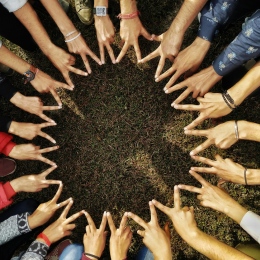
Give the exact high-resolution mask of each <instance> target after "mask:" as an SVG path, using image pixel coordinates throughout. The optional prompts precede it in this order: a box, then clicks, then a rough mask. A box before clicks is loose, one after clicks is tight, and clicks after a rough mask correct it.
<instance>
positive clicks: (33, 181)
mask: <svg viewBox="0 0 260 260" xmlns="http://www.w3.org/2000/svg"><path fill="white" fill-rule="evenodd" d="M56 168H57V166H52V167H51V168H49V169H47V170H46V171H44V172H42V173H40V174H31V175H25V176H21V177H19V178H16V179H14V180H12V181H10V184H11V186H12V188H13V189H14V191H15V192H16V193H18V192H38V191H41V190H42V189H45V188H48V187H49V186H50V185H52V184H59V185H60V184H61V183H62V182H61V181H58V180H46V177H47V176H48V175H49V174H50V173H51V172H52V171H53V170H55V169H56Z"/></svg>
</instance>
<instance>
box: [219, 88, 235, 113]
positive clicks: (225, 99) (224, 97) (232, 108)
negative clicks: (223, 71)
mask: <svg viewBox="0 0 260 260" xmlns="http://www.w3.org/2000/svg"><path fill="white" fill-rule="evenodd" d="M222 97H223V99H224V101H225V103H226V105H227V106H228V107H229V108H230V109H231V110H234V109H235V108H234V107H232V106H231V105H230V104H229V103H228V101H227V98H226V96H225V94H224V92H223V93H222Z"/></svg>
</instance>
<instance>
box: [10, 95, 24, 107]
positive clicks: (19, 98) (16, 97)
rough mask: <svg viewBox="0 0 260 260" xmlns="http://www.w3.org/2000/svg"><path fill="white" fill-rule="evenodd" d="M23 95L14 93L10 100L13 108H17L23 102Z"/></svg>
mask: <svg viewBox="0 0 260 260" xmlns="http://www.w3.org/2000/svg"><path fill="white" fill-rule="evenodd" d="M23 98H24V95H22V94H21V93H20V92H16V93H15V94H14V95H13V97H12V98H11V99H10V102H11V103H12V104H14V105H15V106H18V104H20V103H21V102H22V101H23Z"/></svg>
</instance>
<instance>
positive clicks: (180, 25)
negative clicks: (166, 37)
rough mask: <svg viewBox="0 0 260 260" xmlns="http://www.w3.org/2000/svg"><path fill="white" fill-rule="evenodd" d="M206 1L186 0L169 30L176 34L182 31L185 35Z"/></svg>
mask: <svg viewBox="0 0 260 260" xmlns="http://www.w3.org/2000/svg"><path fill="white" fill-rule="evenodd" d="M206 2H207V0H185V1H184V3H183V4H182V6H181V9H180V10H179V12H178V14H177V16H176V17H175V19H174V20H173V22H172V24H171V26H170V29H169V30H170V31H171V32H172V33H174V34H175V33H182V34H183V35H184V33H185V31H186V30H187V29H188V27H189V26H190V24H191V23H192V22H193V20H194V19H195V17H196V16H197V15H198V13H199V12H200V10H201V9H202V7H203V6H204V5H205V3H206Z"/></svg>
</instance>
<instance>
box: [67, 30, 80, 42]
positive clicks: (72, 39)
mask: <svg viewBox="0 0 260 260" xmlns="http://www.w3.org/2000/svg"><path fill="white" fill-rule="evenodd" d="M80 35H81V32H79V33H78V34H77V35H76V36H75V37H73V38H71V39H69V40H65V42H72V41H74V40H75V39H77V38H78V37H79V36H80Z"/></svg>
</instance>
